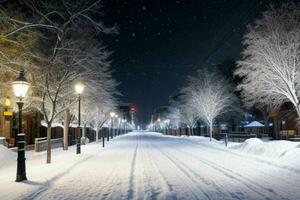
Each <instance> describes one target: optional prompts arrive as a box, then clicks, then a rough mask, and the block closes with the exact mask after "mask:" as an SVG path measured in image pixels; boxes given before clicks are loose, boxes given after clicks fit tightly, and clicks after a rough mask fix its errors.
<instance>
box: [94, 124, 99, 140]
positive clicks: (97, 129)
mask: <svg viewBox="0 0 300 200" xmlns="http://www.w3.org/2000/svg"><path fill="white" fill-rule="evenodd" d="M98 132H99V127H98V126H97V128H96V134H95V135H96V142H98V137H99V135H98Z"/></svg>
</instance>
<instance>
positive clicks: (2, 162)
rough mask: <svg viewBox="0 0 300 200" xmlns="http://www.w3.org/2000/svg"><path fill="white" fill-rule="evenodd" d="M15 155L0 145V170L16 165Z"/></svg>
mask: <svg viewBox="0 0 300 200" xmlns="http://www.w3.org/2000/svg"><path fill="white" fill-rule="evenodd" d="M16 160H17V154H16V153H15V152H13V151H11V150H9V149H8V148H6V147H5V146H2V145H0V169H1V168H4V167H6V166H11V165H13V164H14V163H16Z"/></svg>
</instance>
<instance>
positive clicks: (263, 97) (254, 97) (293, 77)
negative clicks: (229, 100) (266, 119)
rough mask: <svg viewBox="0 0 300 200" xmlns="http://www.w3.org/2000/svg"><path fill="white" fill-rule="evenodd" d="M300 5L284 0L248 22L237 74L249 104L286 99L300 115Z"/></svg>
mask: <svg viewBox="0 0 300 200" xmlns="http://www.w3.org/2000/svg"><path fill="white" fill-rule="evenodd" d="M299 22H300V6H299V4H295V3H284V4H281V5H280V6H279V7H278V8H274V7H273V6H271V7H270V9H269V10H267V11H265V12H264V13H263V17H262V18H261V19H259V20H257V21H256V22H255V23H254V24H253V25H249V26H248V32H247V33H246V34H245V36H244V45H245V49H244V51H243V58H242V59H241V60H240V61H239V62H238V69H237V70H236V71H235V75H237V76H239V77H242V78H243V81H242V83H241V84H240V85H239V86H238V89H240V90H241V91H242V97H243V100H244V102H245V103H246V104H247V105H248V106H256V105H258V106H260V107H263V106H265V105H272V107H273V106H275V107H280V106H281V105H282V104H283V103H285V102H290V103H292V104H293V105H294V108H295V110H296V111H297V113H298V117H299V116H300V104H299V95H300V94H299V89H300V84H299V82H300V73H299V72H300V71H299V70H300V69H299V67H300V56H299V55H300V33H299V29H300V23H299Z"/></svg>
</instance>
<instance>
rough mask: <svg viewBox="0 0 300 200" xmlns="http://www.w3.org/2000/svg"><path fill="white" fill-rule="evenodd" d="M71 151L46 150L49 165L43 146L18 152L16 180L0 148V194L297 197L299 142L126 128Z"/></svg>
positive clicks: (10, 159)
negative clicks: (23, 172) (228, 140)
mask: <svg viewBox="0 0 300 200" xmlns="http://www.w3.org/2000/svg"><path fill="white" fill-rule="evenodd" d="M0 147H1V146H0ZM280 149H281V150H280ZM272 150H273V151H272ZM75 151H76V150H75V146H72V147H70V148H69V150H68V151H63V150H61V149H55V150H53V153H52V163H51V164H46V163H45V161H46V157H45V153H44V152H43V153H34V152H33V151H29V152H26V153H27V154H26V157H27V160H26V164H27V178H28V181H24V182H21V183H16V182H15V181H14V180H15V173H16V153H14V152H11V151H10V150H8V149H5V148H4V147H1V148H0V199H1V200H13V199H26V200H29V199H42V200H45V199H47V200H52V199H60V200H65V199H68V200H70V199H75V200H77V199H78V200H79V199H91V200H92V199H116V200H119V199H184V200H185V199H186V200H193V199H199V200H205V199H253V200H260V199H264V200H277V199H278V200H279V199H280V200H281V199H291V200H296V199H299V196H300V190H299V186H300V156H299V155H300V151H299V143H292V142H286V141H274V142H262V141H260V140H258V139H250V140H247V141H246V142H245V143H242V144H232V145H229V147H228V148H226V147H225V146H224V144H223V143H222V142H218V141H216V140H213V141H212V142H209V138H204V137H174V136H164V135H161V134H159V133H150V132H132V133H129V134H127V135H123V136H118V137H116V138H114V139H113V140H111V141H110V142H109V143H108V144H107V146H106V147H105V149H103V148H102V147H101V143H90V144H88V145H84V146H82V153H81V154H80V155H76V154H75ZM272 152H273V153H272ZM283 152H285V153H283ZM257 154H259V155H257Z"/></svg>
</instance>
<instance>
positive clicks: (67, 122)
mask: <svg viewBox="0 0 300 200" xmlns="http://www.w3.org/2000/svg"><path fill="white" fill-rule="evenodd" d="M70 120H71V115H70V110H66V111H65V119H64V150H68V135H69V126H70Z"/></svg>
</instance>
